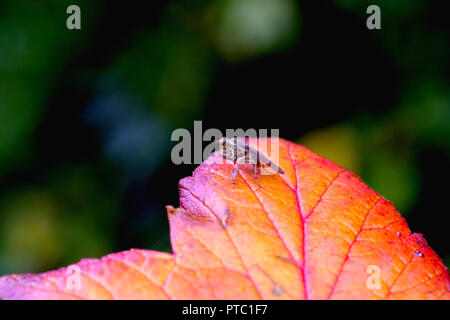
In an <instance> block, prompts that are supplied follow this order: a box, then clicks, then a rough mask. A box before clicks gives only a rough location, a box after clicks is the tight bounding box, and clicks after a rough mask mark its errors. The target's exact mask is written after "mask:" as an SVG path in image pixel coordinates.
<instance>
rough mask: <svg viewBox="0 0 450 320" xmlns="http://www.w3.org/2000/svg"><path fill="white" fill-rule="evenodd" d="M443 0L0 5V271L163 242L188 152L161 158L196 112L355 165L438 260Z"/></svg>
mask: <svg viewBox="0 0 450 320" xmlns="http://www.w3.org/2000/svg"><path fill="white" fill-rule="evenodd" d="M144 3H145V4H144ZM442 3H443V1H430V0H402V1H391V0H384V1H365V0H334V1H331V0H330V1H316V0H309V1H294V0H221V1H192V0H191V1H187V0H186V1H147V2H144V1H127V2H113V1H88V0H85V1H65V0H53V1H50V0H49V1H34V0H29V1H26V0H16V1H12V0H11V1H3V2H0V123H1V127H0V275H1V274H7V273H19V272H40V271H46V270H49V269H53V268H57V267H60V266H63V265H67V264H70V263H73V262H76V261H78V260H80V259H81V258H83V257H101V256H103V255H105V254H107V253H110V252H115V251H120V250H126V249H129V248H131V247H135V248H147V249H154V250H162V251H169V252H170V241H169V228H168V223H167V217H166V213H165V208H164V207H165V205H168V204H171V205H174V206H177V205H178V192H177V184H178V180H180V179H181V178H182V177H185V176H188V175H190V174H191V173H192V171H193V169H194V168H195V167H196V165H180V166H176V165H174V164H173V163H172V162H171V159H170V152H171V148H172V147H173V145H174V144H175V143H174V142H171V141H170V136H171V132H172V131H173V130H174V129H176V128H186V129H188V130H190V131H191V132H192V128H193V121H194V120H202V121H203V130H206V129H208V128H218V129H220V130H222V132H225V129H227V128H230V129H237V128H243V129H248V128H255V129H260V128H261V129H262V128H267V129H271V128H278V129H280V136H281V137H282V138H285V139H288V140H292V141H295V142H298V143H301V144H304V145H306V146H307V147H309V148H311V149H312V150H313V151H315V152H316V153H318V154H320V155H323V156H325V157H327V158H329V159H331V160H333V161H335V162H337V163H338V164H340V165H342V166H344V167H345V168H347V169H349V170H350V171H352V172H355V173H357V174H358V175H360V176H361V177H362V179H363V180H364V181H365V182H366V183H368V185H369V186H371V187H372V188H374V189H375V190H376V191H377V192H379V193H380V194H381V195H383V196H384V197H386V198H387V199H388V200H390V201H392V202H393V203H394V205H395V206H396V208H397V209H398V210H399V211H400V212H401V213H402V215H403V216H405V217H406V219H407V221H408V223H409V225H410V228H411V230H412V231H413V232H420V233H423V234H424V235H425V238H426V239H427V240H428V241H429V243H430V245H431V246H432V248H433V249H434V250H435V251H436V252H437V253H438V254H439V255H440V256H441V257H442V258H443V259H444V262H445V263H446V264H447V265H449V264H450V245H449V241H448V235H447V234H446V232H448V221H449V218H448V214H447V213H448V210H447V209H446V208H447V206H446V200H447V197H448V196H447V193H448V192H447V191H448V187H447V186H446V184H445V183H446V182H448V181H449V178H450V176H449V170H448V164H449V157H450V90H449V88H450V87H449V78H448V75H449V58H450V46H449V39H450V37H449V36H450V34H449V30H450V28H449V24H450V23H449V19H448V14H447V12H446V11H445V10H444V9H443V7H442ZM70 4H77V5H79V6H80V8H81V26H82V29H81V30H68V29H67V28H66V19H67V17H68V16H69V15H68V14H66V8H67V6H68V5H70ZM370 4H377V5H379V6H380V7H381V16H382V19H381V25H382V29H381V30H368V29H367V27H366V19H367V17H368V16H369V15H368V14H366V8H367V6H368V5H370Z"/></svg>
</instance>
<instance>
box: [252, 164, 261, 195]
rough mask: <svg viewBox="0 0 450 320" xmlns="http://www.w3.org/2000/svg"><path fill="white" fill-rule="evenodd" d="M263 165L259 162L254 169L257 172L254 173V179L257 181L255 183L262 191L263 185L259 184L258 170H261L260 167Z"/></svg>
mask: <svg viewBox="0 0 450 320" xmlns="http://www.w3.org/2000/svg"><path fill="white" fill-rule="evenodd" d="M260 165H261V163H260V162H259V161H257V162H256V163H255V164H254V169H255V171H254V173H253V179H255V182H256V184H257V185H258V187H259V188H260V189H262V187H261V185H260V184H259V182H258V179H257V178H258V169H259V166H260Z"/></svg>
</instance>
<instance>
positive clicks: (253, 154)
mask: <svg viewBox="0 0 450 320" xmlns="http://www.w3.org/2000/svg"><path fill="white" fill-rule="evenodd" d="M244 143H245V142H244ZM245 149H246V150H248V154H249V158H250V159H252V160H256V161H260V162H262V163H264V164H265V165H266V166H269V167H271V168H272V169H273V170H274V171H275V172H277V173H280V174H284V170H283V169H281V168H280V167H279V166H277V165H276V164H275V163H273V162H272V161H271V160H270V159H269V158H267V157H266V156H265V155H263V154H262V153H261V152H258V151H257V150H256V149H255V148H253V147H251V146H250V145H249V144H248V143H245Z"/></svg>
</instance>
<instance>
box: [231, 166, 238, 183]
mask: <svg viewBox="0 0 450 320" xmlns="http://www.w3.org/2000/svg"><path fill="white" fill-rule="evenodd" d="M238 173H239V168H238V165H236V170H234V172H233V174H232V175H231V181H233V184H236V179H237V175H238Z"/></svg>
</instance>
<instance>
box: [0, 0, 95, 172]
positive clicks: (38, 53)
mask: <svg viewBox="0 0 450 320" xmlns="http://www.w3.org/2000/svg"><path fill="white" fill-rule="evenodd" d="M64 3H67V4H69V3H70V1H65V0H64V1H58V0H52V1H47V2H46V4H45V5H43V4H42V3H40V2H36V1H6V2H5V3H3V5H2V7H1V9H2V11H1V12H0V17H1V18H0V30H1V31H0V106H1V107H0V123H2V125H1V126H0V177H1V176H2V175H3V174H4V173H5V171H6V170H8V168H9V167H10V166H17V165H18V164H19V163H20V162H24V161H26V160H27V158H28V157H30V156H32V155H33V151H32V145H31V144H30V142H31V138H32V135H33V132H34V130H35V129H36V127H37V124H38V123H39V121H40V119H41V116H42V113H43V112H44V111H45V105H46V103H47V101H48V98H49V93H50V91H51V90H52V89H53V87H54V85H55V84H54V80H55V79H56V76H57V74H58V72H59V71H60V70H61V68H62V67H63V65H64V63H65V62H67V60H68V59H69V58H70V56H71V55H73V54H76V53H77V52H79V50H82V49H83V46H84V44H85V43H86V35H88V33H77V34H75V33H74V34H73V36H68V35H67V33H66V30H65V29H64V28H62V27H61V25H64V24H63V23H64V22H65V18H66V17H65V15H63V14H61V13H60V12H59V10H60V9H61V8H64ZM80 4H82V5H83V6H84V7H85V8H86V13H87V14H86V16H85V17H84V19H86V21H89V22H90V23H92V24H95V19H93V17H92V16H91V15H90V14H89V12H92V11H90V10H89V9H93V8H95V5H94V4H93V3H91V2H89V1H80ZM61 107H63V106H61Z"/></svg>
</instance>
